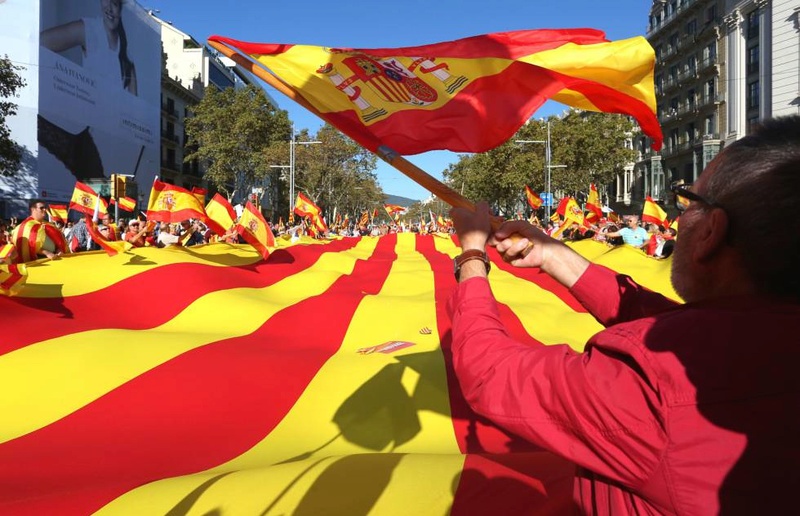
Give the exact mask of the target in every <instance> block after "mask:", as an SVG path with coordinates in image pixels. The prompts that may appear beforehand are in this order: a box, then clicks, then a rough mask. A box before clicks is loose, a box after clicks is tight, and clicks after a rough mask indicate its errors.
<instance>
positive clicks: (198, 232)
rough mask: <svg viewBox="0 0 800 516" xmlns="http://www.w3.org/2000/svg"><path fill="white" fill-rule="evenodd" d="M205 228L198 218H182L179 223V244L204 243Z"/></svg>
mask: <svg viewBox="0 0 800 516" xmlns="http://www.w3.org/2000/svg"><path fill="white" fill-rule="evenodd" d="M204 234H205V229H204V228H203V226H202V223H201V222H200V221H199V220H195V221H192V220H184V221H181V224H180V244H181V245H184V246H193V245H201V244H204V243H206V240H205V237H204Z"/></svg>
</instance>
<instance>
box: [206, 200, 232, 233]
mask: <svg viewBox="0 0 800 516" xmlns="http://www.w3.org/2000/svg"><path fill="white" fill-rule="evenodd" d="M235 221H236V211H234V209H233V206H231V203H229V202H228V199H226V198H225V197H223V196H222V195H220V194H219V193H215V194H214V197H212V198H211V200H210V201H208V204H206V219H205V222H206V224H207V225H208V227H209V228H211V231H213V232H214V233H216V234H217V235H219V236H223V235H224V234H225V233H227V232H228V230H229V229H231V228H232V227H233V224H234V222H235Z"/></svg>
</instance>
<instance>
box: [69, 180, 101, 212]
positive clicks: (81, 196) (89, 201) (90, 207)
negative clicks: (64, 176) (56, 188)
mask: <svg viewBox="0 0 800 516" xmlns="http://www.w3.org/2000/svg"><path fill="white" fill-rule="evenodd" d="M98 199H99V202H100V205H99V210H98V211H99V213H101V214H105V213H108V208H107V204H106V201H105V199H103V198H102V197H100V196H99V195H97V192H95V191H94V190H93V189H92V187H90V186H88V185H85V184H83V183H81V182H80V181H76V182H75V189H74V190H73V191H72V199H70V201H69V209H70V210H75V211H77V212H80V213H83V214H84V215H90V216H93V217H94V216H96V213H95V208H96V207H97V206H98V204H97V203H98Z"/></svg>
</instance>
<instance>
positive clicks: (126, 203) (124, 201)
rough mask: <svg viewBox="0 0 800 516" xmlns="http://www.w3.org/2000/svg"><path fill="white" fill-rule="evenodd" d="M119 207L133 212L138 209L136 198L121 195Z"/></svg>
mask: <svg viewBox="0 0 800 516" xmlns="http://www.w3.org/2000/svg"><path fill="white" fill-rule="evenodd" d="M119 209H120V210H123V211H127V212H133V210H135V209H136V199H134V198H132V197H120V198H119Z"/></svg>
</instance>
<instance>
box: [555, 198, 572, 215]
mask: <svg viewBox="0 0 800 516" xmlns="http://www.w3.org/2000/svg"><path fill="white" fill-rule="evenodd" d="M570 199H572V197H562V198H561V200H560V201H558V206H556V214H558V215H561V217H562V218H566V216H567V205H568V204H569V201H570Z"/></svg>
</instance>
